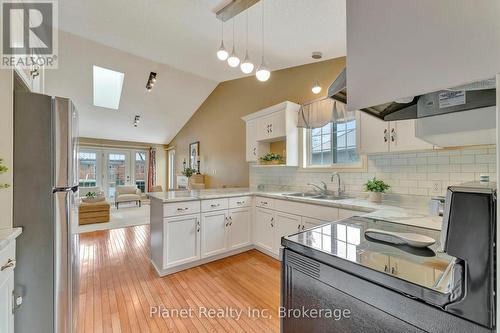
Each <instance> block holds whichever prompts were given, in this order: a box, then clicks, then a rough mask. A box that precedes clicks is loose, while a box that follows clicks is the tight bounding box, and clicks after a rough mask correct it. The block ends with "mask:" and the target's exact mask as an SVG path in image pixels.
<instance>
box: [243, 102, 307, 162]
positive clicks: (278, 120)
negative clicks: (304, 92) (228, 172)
mask: <svg viewBox="0 0 500 333" xmlns="http://www.w3.org/2000/svg"><path fill="white" fill-rule="evenodd" d="M299 109H300V105H298V104H295V103H292V102H288V101H287V102H283V103H280V104H277V105H274V106H271V107H268V108H266V109H264V110H261V111H258V112H255V113H252V114H249V115H247V116H245V117H243V118H242V119H243V120H244V121H245V123H246V160H247V162H258V161H259V158H260V157H262V156H264V155H265V154H267V153H269V152H270V147H271V145H270V144H271V143H272V142H277V141H284V142H285V146H286V148H285V160H286V165H288V166H298V165H299V130H298V128H297V120H298V112H299ZM281 153H282V152H280V154H281Z"/></svg>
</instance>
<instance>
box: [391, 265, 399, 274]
mask: <svg viewBox="0 0 500 333" xmlns="http://www.w3.org/2000/svg"><path fill="white" fill-rule="evenodd" d="M391 274H394V275H396V274H398V271H397V270H396V269H395V268H394V267H391Z"/></svg>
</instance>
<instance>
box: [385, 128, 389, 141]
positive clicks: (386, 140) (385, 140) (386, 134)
mask: <svg viewBox="0 0 500 333" xmlns="http://www.w3.org/2000/svg"><path fill="white" fill-rule="evenodd" d="M387 140H388V139H387V128H386V129H385V130H384V142H387Z"/></svg>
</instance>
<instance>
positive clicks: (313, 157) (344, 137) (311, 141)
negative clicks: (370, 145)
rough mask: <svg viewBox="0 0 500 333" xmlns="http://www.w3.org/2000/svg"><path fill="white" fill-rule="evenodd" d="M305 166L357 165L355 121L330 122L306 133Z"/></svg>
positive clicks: (358, 160) (358, 159)
mask: <svg viewBox="0 0 500 333" xmlns="http://www.w3.org/2000/svg"><path fill="white" fill-rule="evenodd" d="M306 135H307V149H306V153H307V155H306V156H307V166H329V165H337V164H345V165H348V164H357V163H358V162H360V158H359V155H358V152H357V147H356V120H355V119H353V120H348V121H341V122H331V123H328V124H326V125H325V126H323V127H320V128H313V129H310V130H307V131H306Z"/></svg>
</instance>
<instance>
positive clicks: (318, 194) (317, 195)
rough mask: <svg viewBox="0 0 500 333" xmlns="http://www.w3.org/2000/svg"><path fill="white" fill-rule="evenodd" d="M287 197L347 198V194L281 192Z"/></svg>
mask: <svg viewBox="0 0 500 333" xmlns="http://www.w3.org/2000/svg"><path fill="white" fill-rule="evenodd" d="M283 195H284V196H287V197H295V198H311V199H321V200H342V199H349V196H347V195H340V196H339V195H334V194H320V193H311V192H297V193H288V194H283Z"/></svg>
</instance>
